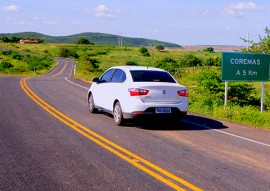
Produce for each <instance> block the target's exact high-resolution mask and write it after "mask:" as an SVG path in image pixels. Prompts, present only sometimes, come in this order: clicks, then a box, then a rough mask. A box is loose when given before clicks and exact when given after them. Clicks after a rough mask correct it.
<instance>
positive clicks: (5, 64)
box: [0, 61, 14, 71]
mask: <svg viewBox="0 0 270 191" xmlns="http://www.w3.org/2000/svg"><path fill="white" fill-rule="evenodd" d="M12 67H14V66H13V64H11V63H9V62H6V61H3V62H1V64H0V70H1V71H3V70H5V69H10V68H12Z"/></svg>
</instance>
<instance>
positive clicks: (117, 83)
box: [108, 69, 126, 111]
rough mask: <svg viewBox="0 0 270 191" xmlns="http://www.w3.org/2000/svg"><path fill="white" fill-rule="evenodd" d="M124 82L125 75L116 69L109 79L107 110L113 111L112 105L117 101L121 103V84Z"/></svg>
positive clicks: (122, 88)
mask: <svg viewBox="0 0 270 191" xmlns="http://www.w3.org/2000/svg"><path fill="white" fill-rule="evenodd" d="M125 80H126V74H125V72H124V71H123V70H121V69H116V70H115V72H114V73H113V76H112V78H111V83H110V84H111V86H110V97H109V103H108V104H109V105H108V107H109V110H110V111H112V110H113V103H114V101H115V100H116V99H117V100H118V101H120V103H121V98H122V96H123V91H124V87H123V82H124V81H125Z"/></svg>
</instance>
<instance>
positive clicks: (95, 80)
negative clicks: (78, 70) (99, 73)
mask: <svg viewBox="0 0 270 191" xmlns="http://www.w3.org/2000/svg"><path fill="white" fill-rule="evenodd" d="M92 81H93V82H96V83H99V82H100V81H99V78H93V79H92Z"/></svg>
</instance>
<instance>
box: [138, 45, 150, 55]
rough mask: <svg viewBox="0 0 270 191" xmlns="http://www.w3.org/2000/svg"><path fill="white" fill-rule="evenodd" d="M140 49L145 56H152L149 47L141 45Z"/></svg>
mask: <svg viewBox="0 0 270 191" xmlns="http://www.w3.org/2000/svg"><path fill="white" fill-rule="evenodd" d="M139 51H140V52H141V53H142V55H144V56H150V53H149V52H148V49H147V48H145V47H140V48H139Z"/></svg>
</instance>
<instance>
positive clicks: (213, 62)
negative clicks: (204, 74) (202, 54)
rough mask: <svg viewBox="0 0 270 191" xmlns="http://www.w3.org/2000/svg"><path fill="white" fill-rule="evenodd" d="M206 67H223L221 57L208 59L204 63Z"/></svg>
mask: <svg viewBox="0 0 270 191" xmlns="http://www.w3.org/2000/svg"><path fill="white" fill-rule="evenodd" d="M203 65H204V66H221V57H214V58H212V57H211V58H208V59H206V60H205V61H204V62H203Z"/></svg>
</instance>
